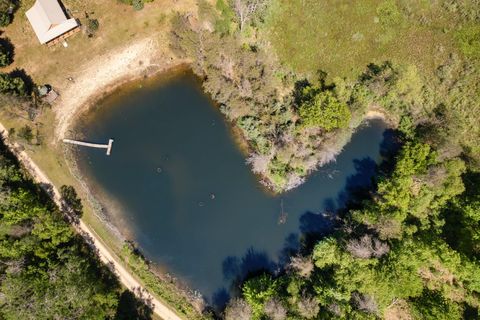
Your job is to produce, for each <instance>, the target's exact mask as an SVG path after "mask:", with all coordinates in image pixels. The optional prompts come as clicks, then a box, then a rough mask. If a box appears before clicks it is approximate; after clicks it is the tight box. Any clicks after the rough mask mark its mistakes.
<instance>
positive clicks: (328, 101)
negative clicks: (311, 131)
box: [299, 91, 351, 131]
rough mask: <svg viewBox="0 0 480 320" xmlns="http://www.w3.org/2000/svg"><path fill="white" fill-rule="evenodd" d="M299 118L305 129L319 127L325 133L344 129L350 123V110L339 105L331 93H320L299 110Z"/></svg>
mask: <svg viewBox="0 0 480 320" xmlns="http://www.w3.org/2000/svg"><path fill="white" fill-rule="evenodd" d="M299 114H300V118H301V120H302V124H303V126H305V127H320V128H323V129H325V130H326V131H331V130H333V129H337V128H346V127H347V126H348V124H349V122H350V118H351V114H350V109H349V108H348V106H347V105H346V104H345V103H341V102H340V101H338V99H337V98H336V97H335V96H334V95H333V93H332V92H331V91H321V92H318V93H317V94H314V95H313V97H312V98H311V99H309V100H307V101H306V102H304V103H303V104H302V105H300V108H299Z"/></svg>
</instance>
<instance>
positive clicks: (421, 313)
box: [412, 290, 463, 320]
mask: <svg viewBox="0 0 480 320" xmlns="http://www.w3.org/2000/svg"><path fill="white" fill-rule="evenodd" d="M412 306H413V312H414V314H415V316H416V317H417V318H422V319H425V320H437V319H438V320H450V319H462V318H463V317H462V316H463V312H462V311H463V310H462V307H461V306H460V305H458V304H457V303H455V302H453V301H449V300H447V299H445V297H443V296H442V294H441V293H439V292H436V291H430V290H425V292H424V293H423V295H422V296H421V297H418V298H417V299H415V300H414V301H413V303H412Z"/></svg>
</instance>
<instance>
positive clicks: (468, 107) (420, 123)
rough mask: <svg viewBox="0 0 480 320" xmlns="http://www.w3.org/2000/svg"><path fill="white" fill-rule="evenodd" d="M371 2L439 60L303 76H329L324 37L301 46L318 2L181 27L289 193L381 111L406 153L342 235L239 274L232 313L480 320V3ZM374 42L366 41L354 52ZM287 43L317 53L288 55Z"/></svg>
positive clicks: (234, 5)
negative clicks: (272, 265)
mask: <svg viewBox="0 0 480 320" xmlns="http://www.w3.org/2000/svg"><path fill="white" fill-rule="evenodd" d="M330 2H331V1H326V2H325V3H327V5H330V6H331V7H334V6H337V7H339V9H340V10H343V14H345V16H346V15H347V14H348V8H346V7H342V5H341V4H339V3H338V2H332V3H331V4H330ZM362 5H364V7H362V8H356V9H359V10H360V9H363V10H365V11H368V10H370V11H372V12H374V14H375V15H376V16H375V19H372V20H374V23H376V24H378V26H376V27H377V28H378V29H379V30H380V33H382V34H381V36H382V37H380V39H379V40H378V43H379V46H382V45H384V48H386V49H385V50H388V45H396V46H397V47H398V44H399V43H401V42H402V41H404V38H405V35H408V34H409V32H411V33H412V32H415V34H416V35H418V34H419V33H420V32H424V33H427V34H429V36H430V39H429V40H428V41H430V42H431V43H435V42H437V43H436V47H435V48H434V49H433V50H436V51H435V52H434V51H432V46H433V45H432V46H430V47H428V46H427V45H428V44H427V45H425V48H423V47H421V46H422V45H424V44H422V43H420V44H418V41H416V42H417V43H415V41H414V42H413V43H411V45H416V46H417V47H420V48H415V49H417V50H418V51H420V52H421V50H427V51H426V52H427V54H425V56H426V57H427V58H423V60H422V59H419V61H418V63H416V61H412V60H411V59H410V58H411V57H410V56H401V51H402V50H397V51H398V52H399V53H398V54H397V55H396V57H395V59H393V58H394V57H393V56H392V60H389V59H382V60H380V58H379V57H374V55H373V54H372V57H371V58H372V60H370V63H365V64H364V65H363V67H360V70H361V71H359V72H356V73H355V72H353V73H350V74H348V75H347V73H342V72H340V69H341V68H338V72H335V71H333V72H332V71H331V69H332V66H333V65H334V64H333V62H332V63H331V64H328V63H325V65H324V66H325V69H326V70H329V71H330V73H329V74H327V73H326V72H324V71H322V69H316V70H312V69H308V68H305V66H308V65H322V62H314V61H312V58H311V57H314V56H315V54H317V53H316V52H315V50H317V49H318V48H319V47H321V46H322V45H323V43H321V42H318V43H316V44H315V45H311V44H308V43H307V44H305V43H299V42H302V41H303V42H309V41H313V40H314V39H313V35H310V34H308V32H309V30H302V31H305V32H306V34H302V35H304V37H302V36H298V33H299V32H302V31H300V28H309V27H312V28H316V26H315V24H318V23H320V22H319V21H320V20H318V19H316V17H315V16H314V15H313V16H312V15H310V16H309V12H310V11H312V12H316V13H319V11H320V9H319V8H318V7H319V6H321V4H316V3H315V2H313V1H291V2H286V1H262V0H233V1H231V2H229V1H223V0H218V1H217V2H216V6H215V7H212V6H210V5H209V4H208V3H206V2H201V3H200V6H199V12H200V18H199V19H198V20H197V19H195V18H193V17H192V16H189V15H183V16H182V15H179V16H177V17H176V18H175V19H174V21H173V29H172V30H173V31H172V43H173V46H172V47H173V49H174V50H176V52H177V53H178V55H179V56H182V57H190V58H192V59H193V60H194V64H193V70H194V71H195V72H196V73H197V74H198V75H199V76H200V77H202V78H203V79H204V88H205V90H206V91H207V92H209V93H210V94H211V95H212V97H213V98H214V99H215V100H216V101H217V102H218V103H219V105H220V108H221V111H222V112H223V113H224V114H225V115H226V117H227V118H228V119H229V120H230V121H231V122H232V124H233V126H234V127H235V128H237V129H238V132H239V133H240V135H241V136H242V137H243V138H244V139H245V140H246V141H247V142H248V146H249V150H248V152H249V158H248V160H247V162H248V163H249V164H250V165H251V166H252V168H253V171H255V172H256V173H259V174H260V175H261V176H262V177H263V178H264V179H265V183H266V184H267V185H268V186H270V187H272V188H273V189H274V190H275V191H279V192H281V191H284V190H288V189H290V188H292V187H295V186H296V185H298V184H299V183H301V182H302V181H303V180H304V179H305V177H306V176H307V175H308V174H309V173H310V172H311V171H313V170H315V169H316V168H317V167H318V166H321V165H322V164H324V163H325V162H327V161H331V160H332V159H333V158H334V156H335V155H336V154H337V153H338V152H339V151H340V150H341V148H342V147H343V145H344V144H345V143H346V142H347V141H348V140H349V137H350V136H351V134H352V132H353V131H354V130H355V128H356V127H357V126H358V125H359V124H360V123H361V122H362V120H363V119H364V117H365V115H366V114H367V113H368V112H369V111H378V112H381V113H383V114H384V115H385V117H386V119H387V120H388V121H389V123H391V125H392V127H393V128H395V130H396V131H397V136H398V140H399V142H400V144H401V147H400V149H399V151H398V152H397V153H395V154H392V155H390V156H389V157H386V158H385V163H384V164H383V165H381V166H380V167H379V168H378V175H377V178H376V179H375V181H373V183H372V188H371V189H370V190H363V192H361V193H360V194H361V195H362V197H361V198H359V199H355V201H353V200H352V201H351V202H350V203H349V204H348V205H347V208H344V209H342V210H340V211H339V212H338V213H337V217H338V224H337V227H336V229H335V231H334V232H333V233H331V234H329V235H326V236H323V237H322V238H320V240H319V238H318V236H315V235H304V238H303V243H302V247H301V249H300V250H299V251H298V252H296V253H293V254H292V257H291V259H290V263H289V264H288V265H287V266H285V268H284V269H283V271H281V272H280V273H275V274H271V273H269V272H268V271H266V270H265V271H263V272H262V270H259V271H258V272H256V273H254V274H251V275H250V276H248V277H247V279H239V282H238V286H239V287H238V288H239V289H240V292H241V294H240V297H238V298H235V299H233V300H232V301H230V303H229V304H228V306H227V307H226V309H225V311H224V316H225V318H226V319H231V320H233V319H235V320H241V319H275V320H281V319H330V318H332V319H333V318H338V319H344V318H350V319H375V318H386V319H461V318H465V319H477V318H478V317H479V316H480V314H479V304H480V300H479V299H480V265H479V260H478V259H479V257H480V242H479V241H480V236H479V233H478V228H479V227H480V206H479V205H480V202H479V201H480V192H479V189H478V185H479V183H480V180H479V179H480V171H479V169H480V167H479V165H480V162H479V161H480V144H479V141H480V129H479V127H478V121H479V120H480V118H479V112H480V102H479V101H480V99H479V98H480V81H479V80H480V73H479V71H478V67H479V65H480V40H479V39H480V10H479V8H480V3H478V1H455V2H453V1H443V2H442V1H441V2H439V3H435V4H428V5H425V6H424V7H421V8H420V7H419V6H420V4H418V3H417V2H414V1H403V2H399V1H388V0H387V1H366V2H365V4H363V2H362ZM369 5H370V7H368V6H369ZM282 6H285V7H287V8H288V10H289V11H288V12H282V9H281V7H282ZM305 6H311V8H305ZM279 8H280V9H279ZM331 12H332V14H333V15H335V14H337V16H336V18H337V19H338V20H342V17H343V16H338V13H336V12H335V11H331ZM295 13H298V14H299V15H295ZM329 14H330V13H329ZM300 15H301V16H300ZM272 16H273V17H272ZM282 19H283V20H282ZM295 19H298V21H301V25H299V24H298V23H297V22H296V21H294V20H295ZM272 20H273V22H272ZM289 23H292V24H294V25H296V26H298V29H295V28H293V29H292V28H289V27H288V26H289ZM335 23H336V22H334V21H332V24H335ZM343 23H344V25H342V27H343V29H342V32H347V31H348V30H347V29H348V26H345V23H349V22H343ZM442 23H444V25H443V26H442V25H441V24H442ZM351 25H352V27H351V28H354V27H355V26H354V22H351ZM439 25H440V26H439ZM279 26H280V27H279ZM305 26H306V27H305ZM326 27H327V26H326ZM442 27H443V29H439V28H442ZM275 28H277V29H278V28H280V30H281V31H282V33H281V34H280V35H276V34H275V32H272V30H274V31H275ZM332 28H333V27H332ZM437 30H443V31H441V32H439V33H438V34H437V33H436V32H437ZM320 31H322V30H317V33H318V32H320ZM352 32H353V31H352ZM312 33H313V32H312ZM347 35H348V33H347ZM308 36H311V37H312V38H308ZM367 36H369V35H368V34H362V33H359V32H357V33H354V36H353V37H352V38H351V39H350V41H361V40H363V39H364V38H365V37H367ZM396 36H398V37H399V38H398V39H397V38H395V37H396ZM401 36H402V37H404V38H401ZM339 37H342V35H340V36H339ZM297 38H298V39H297ZM352 39H353V40H352ZM282 41H283V43H280V44H279V42H282ZM287 41H295V43H299V45H305V46H302V49H301V50H304V51H305V52H298V50H297V51H295V52H294V53H291V52H290V51H288V50H285V48H286V47H288V46H290V47H291V46H292V45H291V43H287ZM338 41H339V42H341V41H342V40H341V39H340V38H339V39H338ZM428 41H427V42H428ZM359 46H360V45H359ZM290 49H291V48H290ZM297 49H298V48H297ZM360 49H362V48H360V47H359V50H360ZM309 50H310V51H309ZM332 50H333V49H332ZM351 50H355V46H353V47H352V48H351ZM362 50H363V49H362ZM276 53H278V54H276ZM306 53H308V54H309V55H306ZM302 54H303V55H302ZM329 54H332V55H335V56H337V55H340V56H342V55H343V56H348V53H346V52H340V53H336V52H327V53H325V61H329V58H328V55H329ZM352 54H353V53H352ZM298 55H302V57H304V59H303V60H302V61H298ZM347 58H348V57H347ZM429 58H430V59H431V61H425V59H429ZM296 59H297V60H296ZM309 59H310V60H309ZM362 59H368V56H363V57H362ZM359 60H361V59H359ZM297 62H298V64H296V63H297ZM302 62H304V63H303V64H302ZM426 65H428V67H426ZM312 239H313V240H312ZM314 239H316V240H314Z"/></svg>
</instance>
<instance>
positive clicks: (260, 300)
mask: <svg viewBox="0 0 480 320" xmlns="http://www.w3.org/2000/svg"><path fill="white" fill-rule="evenodd" d="M242 293H243V296H244V297H245V300H246V301H247V303H248V304H249V305H250V306H251V307H252V311H253V319H261V317H262V315H263V312H264V311H263V308H264V305H265V303H266V302H267V301H268V300H269V299H270V298H272V297H275V296H276V295H277V294H278V283H277V280H273V279H272V277H271V276H270V275H267V274H263V275H261V276H259V277H255V278H252V279H249V280H247V281H246V282H245V283H244V284H243V286H242Z"/></svg>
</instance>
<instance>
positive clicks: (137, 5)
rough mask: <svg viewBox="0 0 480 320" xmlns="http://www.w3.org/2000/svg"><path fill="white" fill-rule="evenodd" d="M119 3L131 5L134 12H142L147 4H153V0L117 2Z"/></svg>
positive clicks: (124, 0)
mask: <svg viewBox="0 0 480 320" xmlns="http://www.w3.org/2000/svg"><path fill="white" fill-rule="evenodd" d="M117 1H119V2H121V3H125V4H128V5H131V6H132V7H133V9H134V10H136V11H140V10H142V9H143V7H144V6H145V3H148V2H152V1H153V0H117Z"/></svg>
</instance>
